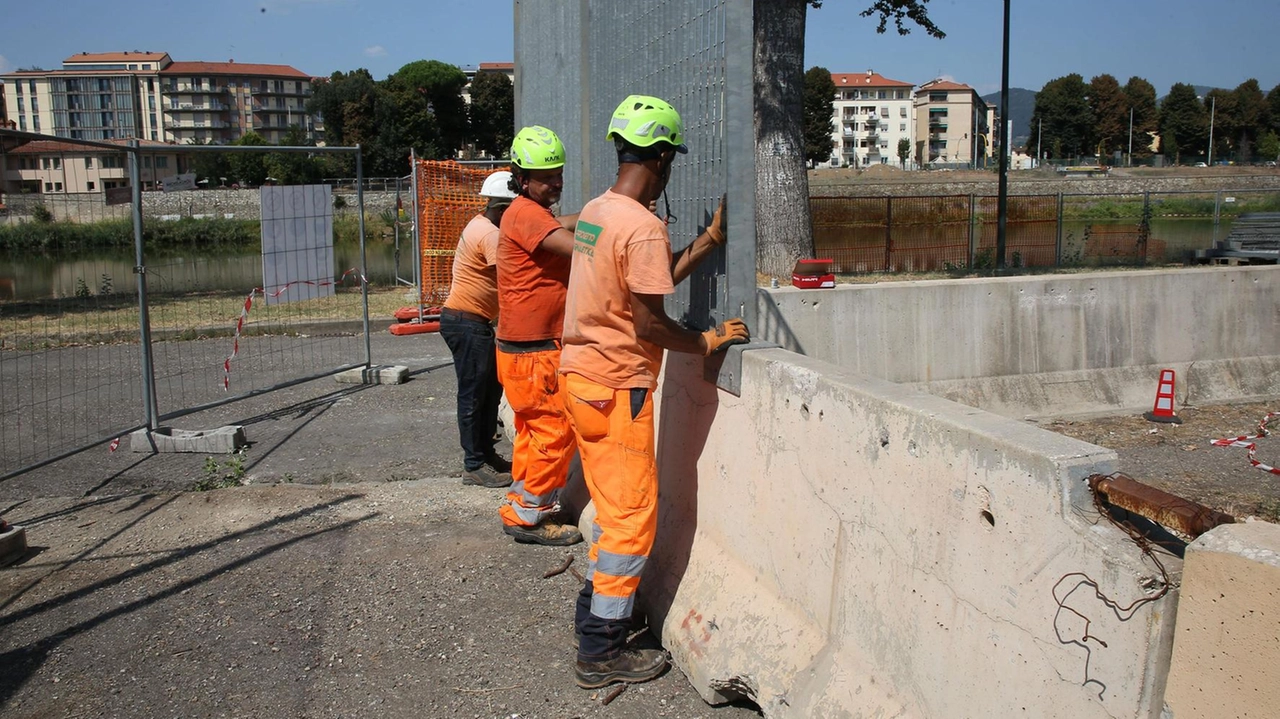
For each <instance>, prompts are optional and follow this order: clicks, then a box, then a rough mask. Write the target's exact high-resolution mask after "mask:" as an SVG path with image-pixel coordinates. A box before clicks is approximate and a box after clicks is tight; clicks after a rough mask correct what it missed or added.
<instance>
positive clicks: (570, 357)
mask: <svg viewBox="0 0 1280 719" xmlns="http://www.w3.org/2000/svg"><path fill="white" fill-rule="evenodd" d="M683 130H684V124H683V122H682V121H681V119H680V114H679V113H678V112H676V109H675V108H674V107H672V106H671V105H670V103H667V102H666V101H664V100H661V99H658V98H656V97H648V96H644V95H632V96H630V97H628V98H626V99H625V100H623V101H622V104H620V105H618V108H617V110H615V111H614V113H613V116H612V118H611V120H610V121H609V130H608V133H607V134H606V137H607V138H608V139H610V140H612V141H613V142H614V146H615V148H616V150H617V154H618V178H617V181H616V182H615V183H614V185H613V187H612V188H610V189H609V190H607V191H606V192H605V193H604V194H603V195H600V196H599V197H596V198H595V199H593V200H591V201H590V202H588V203H587V204H586V206H585V207H583V208H582V212H581V214H579V216H578V222H577V226H576V228H575V240H574V246H573V261H572V271H571V273H570V277H569V287H568V294H567V306H566V308H565V318H564V353H563V356H562V357H561V364H560V373H561V375H562V378H561V379H562V384H563V385H564V389H565V391H566V392H567V397H566V402H567V407H568V413H569V417H570V419H571V420H572V423H573V428H574V432H575V435H576V437H577V441H578V451H579V453H580V454H581V457H582V469H583V475H584V478H585V480H586V484H587V488H588V490H589V491H590V492H591V499H592V501H593V502H594V503H595V507H596V520H595V523H594V525H593V526H592V528H591V549H590V551H589V552H588V554H587V556H588V559H589V565H588V571H587V576H586V580H585V582H584V586H583V588H582V591H581V592H580V593H579V595H578V603H577V610H576V614H575V624H576V628H577V632H578V637H579V640H578V657H577V663H576V665H575V678H576V680H577V683H578V685H579V686H581V687H583V688H596V687H601V686H604V685H606V684H609V683H612V682H617V681H624V682H642V681H648V680H650V679H653V678H654V677H656V676H658V675H659V674H661V673H662V671H663V670H664V669H665V668H666V666H667V656H666V653H665V652H663V651H661V650H656V649H630V648H628V647H627V646H626V640H627V634H628V630H629V628H630V626H631V622H630V619H631V612H632V608H633V604H634V600H635V595H636V589H637V587H638V586H639V583H640V576H641V574H642V573H643V572H644V567H645V563H646V561H647V559H648V557H649V552H650V551H651V550H652V548H653V542H654V538H655V535H656V533H657V497H658V470H657V463H656V458H655V452H654V417H653V390H654V389H655V388H656V387H657V377H658V371H659V369H660V368H661V366H662V357H663V351H664V349H667V350H672V351H676V352H687V353H693V354H700V355H710V354H712V353H713V352H716V351H717V350H723V349H724V348H725V347H727V346H729V345H730V344H735V343H739V342H746V341H747V340H748V332H747V327H746V325H745V324H744V323H743V322H742V320H740V319H732V320H728V321H726V322H724V323H723V324H721V325H720V326H718V327H715V328H713V329H710V330H707V331H705V332H698V331H695V330H689V329H686V328H684V327H683V326H681V325H680V324H679V323H677V322H676V321H675V320H673V319H671V318H670V317H668V316H667V313H666V309H665V307H664V304H663V298H664V297H665V296H666V295H669V294H671V293H673V292H674V291H675V286H676V285H677V284H679V283H680V282H681V281H683V280H684V279H685V278H686V277H688V276H689V274H690V273H691V272H692V271H693V269H694V268H695V267H696V266H697V265H698V264H699V263H700V262H702V261H703V260H705V259H706V258H707V257H709V256H711V254H712V253H713V252H714V251H715V250H716V248H718V247H720V246H722V245H723V244H724V243H725V223H726V218H725V208H724V202H723V200H722V201H721V203H720V205H719V207H717V208H716V210H715V214H714V215H713V216H712V218H711V222H710V223H709V224H708V226H707V227H706V229H705V230H703V231H702V232H701V233H700V234H699V235H698V236H697V238H695V239H694V241H693V243H692V244H690V245H689V246H688V247H686V248H684V249H683V250H681V251H680V252H679V253H676V254H674V256H673V254H672V251H671V238H670V236H669V234H668V232H667V222H665V221H664V220H663V219H661V218H659V217H657V216H656V215H655V214H654V213H653V211H652V210H651V209H650V208H651V207H653V206H654V203H656V201H657V199H658V197H659V196H660V195H664V194H665V191H666V186H667V181H668V180H669V179H670V177H671V167H672V163H674V162H675V159H676V157H677V156H678V155H679V154H681V153H685V152H688V148H687V147H686V146H685V144H684V136H683ZM668 214H669V213H668Z"/></svg>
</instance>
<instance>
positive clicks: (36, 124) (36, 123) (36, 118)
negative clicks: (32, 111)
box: [31, 115, 40, 132]
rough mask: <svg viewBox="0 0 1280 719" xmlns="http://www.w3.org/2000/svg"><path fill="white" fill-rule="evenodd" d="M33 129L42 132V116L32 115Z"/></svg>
mask: <svg viewBox="0 0 1280 719" xmlns="http://www.w3.org/2000/svg"><path fill="white" fill-rule="evenodd" d="M31 131H32V132H40V116H39V115H33V116H32V117H31Z"/></svg>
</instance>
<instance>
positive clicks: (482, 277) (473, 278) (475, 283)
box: [444, 213, 498, 319]
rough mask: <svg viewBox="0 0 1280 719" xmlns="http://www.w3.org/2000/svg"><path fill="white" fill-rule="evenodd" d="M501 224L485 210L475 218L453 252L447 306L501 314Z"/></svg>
mask: <svg viewBox="0 0 1280 719" xmlns="http://www.w3.org/2000/svg"><path fill="white" fill-rule="evenodd" d="M497 265H498V228H497V227H496V226H494V224H493V223H492V222H490V221H489V218H488V217H485V216H484V214H483V213H482V214H479V215H476V216H475V217H473V218H471V221H470V222H468V223H467V226H466V227H464V228H462V238H461V239H459V240H458V249H457V251H455V252H454V253H453V284H452V285H451V286H450V287H449V299H447V300H445V302H444V306H445V307H447V308H449V309H451V310H459V311H461V312H471V313H473V314H477V315H480V316H481V317H488V318H489V319H493V318H494V317H497V316H498V266H497Z"/></svg>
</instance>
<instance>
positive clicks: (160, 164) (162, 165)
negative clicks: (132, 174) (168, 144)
mask: <svg viewBox="0 0 1280 719" xmlns="http://www.w3.org/2000/svg"><path fill="white" fill-rule="evenodd" d="M156 169H157V170H167V169H169V158H167V157H157V158H156Z"/></svg>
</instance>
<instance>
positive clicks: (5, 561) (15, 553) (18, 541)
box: [0, 524, 27, 567]
mask: <svg viewBox="0 0 1280 719" xmlns="http://www.w3.org/2000/svg"><path fill="white" fill-rule="evenodd" d="M26 553H27V530H26V529H24V528H22V527H19V526H18V525H16V524H10V525H8V529H6V530H5V531H3V532H0V567H6V566H8V565H10V564H13V563H14V562H16V561H18V559H20V558H21V557H22V555H24V554H26Z"/></svg>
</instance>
